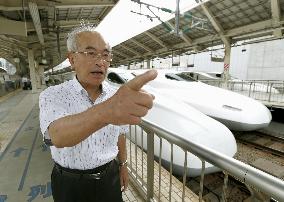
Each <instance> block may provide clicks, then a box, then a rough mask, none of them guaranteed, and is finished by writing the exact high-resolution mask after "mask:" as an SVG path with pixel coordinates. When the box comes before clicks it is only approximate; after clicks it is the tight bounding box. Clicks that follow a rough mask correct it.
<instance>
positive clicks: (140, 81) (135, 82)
mask: <svg viewBox="0 0 284 202" xmlns="http://www.w3.org/2000/svg"><path fill="white" fill-rule="evenodd" d="M157 75H158V72H157V71H156V70H154V69H152V70H149V71H147V72H145V73H143V74H140V75H138V76H136V77H135V78H134V79H132V80H131V81H129V82H127V83H126V84H125V85H127V86H128V87H129V88H131V89H132V90H137V91H139V90H140V89H141V88H142V87H143V86H144V85H145V84H146V83H148V82H149V81H152V80H154V79H155V78H156V77H157Z"/></svg>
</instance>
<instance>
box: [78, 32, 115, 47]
mask: <svg viewBox="0 0 284 202" xmlns="http://www.w3.org/2000/svg"><path fill="white" fill-rule="evenodd" d="M76 42H77V46H78V47H80V48H83V49H87V50H98V49H99V50H100V51H104V50H106V51H110V46H109V44H108V43H106V42H105V40H104V38H103V37H102V36H101V34H100V33H98V32H81V33H79V34H78V35H77V37H76Z"/></svg>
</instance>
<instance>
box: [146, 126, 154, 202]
mask: <svg viewBox="0 0 284 202" xmlns="http://www.w3.org/2000/svg"><path fill="white" fill-rule="evenodd" d="M153 198H154V132H148V131H147V201H151V199H153Z"/></svg>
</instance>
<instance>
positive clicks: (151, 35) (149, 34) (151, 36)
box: [145, 31, 168, 48]
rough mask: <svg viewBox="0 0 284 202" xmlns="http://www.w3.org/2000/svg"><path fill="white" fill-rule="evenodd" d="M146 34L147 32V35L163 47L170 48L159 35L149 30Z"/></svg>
mask: <svg viewBox="0 0 284 202" xmlns="http://www.w3.org/2000/svg"><path fill="white" fill-rule="evenodd" d="M145 34H147V36H149V37H150V38H151V39H152V40H153V41H155V42H157V43H158V44H160V45H161V46H162V47H164V48H168V46H167V45H166V44H165V43H164V42H163V41H162V40H160V39H159V38H158V37H156V36H155V35H154V34H151V33H150V32H148V31H146V32H145Z"/></svg>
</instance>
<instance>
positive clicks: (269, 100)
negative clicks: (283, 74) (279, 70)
mask: <svg viewBox="0 0 284 202" xmlns="http://www.w3.org/2000/svg"><path fill="white" fill-rule="evenodd" d="M272 85H273V83H271V85H270V88H269V95H268V102H271V93H272Z"/></svg>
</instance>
